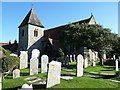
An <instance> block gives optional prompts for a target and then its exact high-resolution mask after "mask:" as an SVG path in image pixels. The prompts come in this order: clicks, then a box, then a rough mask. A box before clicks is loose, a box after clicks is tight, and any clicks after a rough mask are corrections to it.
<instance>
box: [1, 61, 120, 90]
mask: <svg viewBox="0 0 120 90" xmlns="http://www.w3.org/2000/svg"><path fill="white" fill-rule="evenodd" d="M67 68H70V69H73V71H65V70H62V72H61V75H71V73H76V65H75V63H74V64H70V65H68V67H67ZM90 72H99V73H100V72H107V73H111V74H114V73H115V71H114V67H113V66H95V67H92V66H89V67H88V68H84V76H82V77H76V76H75V75H71V76H73V79H72V80H63V79H61V83H60V84H59V85H55V86H53V87H52V88H117V87H118V83H115V82H112V81H109V80H104V78H103V77H100V78H95V77H88V76H85V75H87V74H89V73H90ZM20 75H21V77H20V78H16V79H12V75H9V76H8V77H7V78H5V79H4V80H3V89H8V88H16V87H20V86H22V85H23V84H24V83H27V82H26V81H25V80H24V78H26V77H29V69H22V70H21V74H20ZM34 76H37V77H40V78H42V79H44V80H46V73H42V74H41V73H40V68H39V74H37V75H34ZM111 78H115V77H111ZM119 78H120V77H119Z"/></svg>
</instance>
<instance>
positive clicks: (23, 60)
mask: <svg viewBox="0 0 120 90" xmlns="http://www.w3.org/2000/svg"><path fill="white" fill-rule="evenodd" d="M27 67H28V51H20V69H24V68H27Z"/></svg>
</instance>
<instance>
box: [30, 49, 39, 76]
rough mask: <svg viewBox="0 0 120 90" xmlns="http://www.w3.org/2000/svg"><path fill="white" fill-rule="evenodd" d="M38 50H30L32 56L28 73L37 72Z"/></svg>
mask: <svg viewBox="0 0 120 90" xmlns="http://www.w3.org/2000/svg"><path fill="white" fill-rule="evenodd" d="M39 55H40V52H39V50H38V49H34V50H33V51H32V58H31V59H30V75H34V74H38V64H39V62H38V57H39Z"/></svg>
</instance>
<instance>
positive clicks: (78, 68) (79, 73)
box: [77, 54, 83, 77]
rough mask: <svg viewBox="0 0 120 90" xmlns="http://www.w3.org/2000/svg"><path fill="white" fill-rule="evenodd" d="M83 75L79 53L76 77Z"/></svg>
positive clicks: (81, 59) (81, 58)
mask: <svg viewBox="0 0 120 90" xmlns="http://www.w3.org/2000/svg"><path fill="white" fill-rule="evenodd" d="M78 76H83V56H82V55H81V54H79V55H78V56H77V77H78Z"/></svg>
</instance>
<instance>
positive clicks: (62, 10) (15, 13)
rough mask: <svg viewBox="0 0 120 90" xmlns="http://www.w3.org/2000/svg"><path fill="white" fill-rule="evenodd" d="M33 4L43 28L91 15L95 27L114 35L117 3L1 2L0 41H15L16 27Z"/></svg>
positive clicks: (115, 31) (16, 36)
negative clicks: (109, 30)
mask: <svg viewBox="0 0 120 90" xmlns="http://www.w3.org/2000/svg"><path fill="white" fill-rule="evenodd" d="M32 4H33V7H34V10H35V13H36V14H37V16H38V18H39V19H40V21H41V22H42V24H43V25H44V26H45V29H48V28H53V27H56V26H60V25H64V24H67V23H69V22H74V21H79V20H82V19H86V18H89V17H90V15H91V13H93V15H94V17H95V20H96V22H97V23H98V24H101V25H103V27H105V28H110V29H111V30H112V32H114V33H118V3H117V2H37V3H36V2H23V3H20V2H3V3H2V40H1V41H0V42H8V41H9V40H11V41H14V40H15V39H16V40H18V26H19V25H20V23H21V22H22V20H23V19H24V17H25V16H26V15H27V13H28V12H29V10H30V9H31V7H32Z"/></svg>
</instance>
